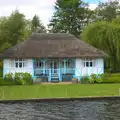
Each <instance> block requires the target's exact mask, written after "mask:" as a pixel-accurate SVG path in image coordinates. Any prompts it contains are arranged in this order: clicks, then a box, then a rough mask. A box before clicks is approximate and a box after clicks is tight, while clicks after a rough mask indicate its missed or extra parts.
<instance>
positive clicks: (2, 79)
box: [0, 77, 4, 85]
mask: <svg viewBox="0 0 120 120" xmlns="http://www.w3.org/2000/svg"><path fill="white" fill-rule="evenodd" d="M0 85H4V78H2V77H0Z"/></svg>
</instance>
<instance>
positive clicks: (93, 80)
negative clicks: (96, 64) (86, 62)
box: [89, 74, 103, 84]
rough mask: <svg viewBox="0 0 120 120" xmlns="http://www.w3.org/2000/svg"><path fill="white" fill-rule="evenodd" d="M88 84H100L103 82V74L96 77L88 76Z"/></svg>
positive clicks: (93, 75) (94, 75)
mask: <svg viewBox="0 0 120 120" xmlns="http://www.w3.org/2000/svg"><path fill="white" fill-rule="evenodd" d="M89 82H90V83H91V84H93V83H102V82H103V74H98V75H96V74H92V75H91V76H90V79H89Z"/></svg>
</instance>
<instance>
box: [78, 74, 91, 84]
mask: <svg viewBox="0 0 120 120" xmlns="http://www.w3.org/2000/svg"><path fill="white" fill-rule="evenodd" d="M80 81H81V83H82V84H85V83H89V76H88V75H86V76H82V77H81V79H80Z"/></svg>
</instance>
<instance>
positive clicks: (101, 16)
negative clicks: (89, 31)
mask: <svg viewBox="0 0 120 120" xmlns="http://www.w3.org/2000/svg"><path fill="white" fill-rule="evenodd" d="M119 9H120V4H119V1H118V0H114V1H111V0H110V1H107V2H100V3H99V5H98V6H97V8H96V10H95V18H96V20H102V21H103V20H104V21H112V19H113V18H115V17H116V16H118V15H120V11H119Z"/></svg>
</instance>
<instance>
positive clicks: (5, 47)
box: [0, 43, 12, 52]
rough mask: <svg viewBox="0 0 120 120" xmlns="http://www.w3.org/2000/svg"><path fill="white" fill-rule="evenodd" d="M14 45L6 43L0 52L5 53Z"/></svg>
mask: <svg viewBox="0 0 120 120" xmlns="http://www.w3.org/2000/svg"><path fill="white" fill-rule="evenodd" d="M11 47H12V45H11V44H9V43H4V44H3V45H2V46H1V48H0V52H3V51H4V50H6V49H8V48H11Z"/></svg>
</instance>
